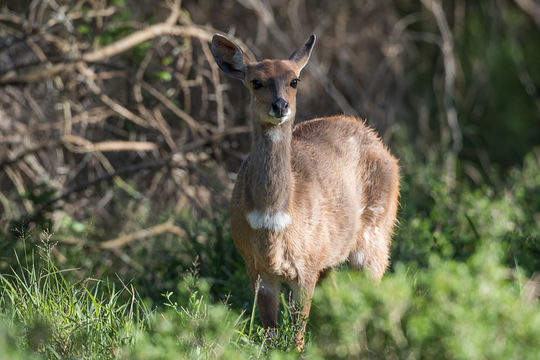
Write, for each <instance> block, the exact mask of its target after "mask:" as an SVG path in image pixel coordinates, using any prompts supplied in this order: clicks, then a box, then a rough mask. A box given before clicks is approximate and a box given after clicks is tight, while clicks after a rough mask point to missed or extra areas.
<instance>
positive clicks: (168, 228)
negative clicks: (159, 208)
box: [99, 219, 186, 249]
mask: <svg viewBox="0 0 540 360" xmlns="http://www.w3.org/2000/svg"><path fill="white" fill-rule="evenodd" d="M163 233H172V234H175V235H177V236H179V237H185V236H186V232H185V231H184V230H183V229H182V228H180V227H178V226H176V225H174V223H173V221H172V219H169V220H167V221H166V222H164V223H162V224H159V225H155V226H152V227H150V228H148V229H143V230H139V231H137V232H135V233H132V234H126V235H121V236H119V237H117V238H115V239H111V240H107V241H103V242H101V243H100V244H99V247H100V248H102V249H115V248H119V247H122V246H125V245H127V244H129V243H131V242H133V241H135V240H141V239H145V238H149V237H152V236H157V235H160V234H163Z"/></svg>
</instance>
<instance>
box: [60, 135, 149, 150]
mask: <svg viewBox="0 0 540 360" xmlns="http://www.w3.org/2000/svg"><path fill="white" fill-rule="evenodd" d="M62 140H63V142H64V144H65V145H68V144H69V145H72V146H70V150H71V151H73V152H76V153H88V152H96V151H100V152H113V151H154V150H157V145H156V144H154V143H151V142H148V141H101V142H97V143H93V142H91V141H88V140H86V139H84V138H82V137H80V136H76V135H64V137H63V138H62Z"/></svg>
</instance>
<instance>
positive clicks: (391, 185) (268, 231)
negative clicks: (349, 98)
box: [213, 38, 399, 348]
mask: <svg viewBox="0 0 540 360" xmlns="http://www.w3.org/2000/svg"><path fill="white" fill-rule="evenodd" d="M220 41H224V40H223V39H221V38H220ZM310 41H311V45H310V43H309V41H308V43H306V45H305V47H304V48H302V49H300V50H299V51H300V53H299V51H297V52H296V53H294V54H293V55H292V56H291V59H289V60H264V61H261V62H258V63H255V62H253V63H252V62H249V60H247V59H246V58H245V56H244V57H243V66H244V67H242V64H237V63H234V59H233V60H231V59H223V58H219V59H218V57H217V56H216V55H215V56H216V60H217V61H218V64H220V61H221V62H227V61H230V62H231V63H232V65H231V66H235V67H236V68H238V69H242V70H241V71H243V73H242V74H243V75H242V76H243V80H244V83H245V84H246V86H247V87H248V88H250V89H251V81H252V80H253V79H257V80H259V81H261V82H262V83H263V84H264V87H263V88H261V89H257V90H253V89H251V92H252V109H253V113H254V124H253V126H254V146H253V150H252V152H251V153H250V155H249V156H248V157H247V159H246V160H245V161H244V163H243V164H242V167H241V168H240V171H239V173H238V177H237V181H236V185H235V188H234V192H233V196H232V200H231V210H230V217H231V233H232V237H233V240H234V243H235V245H236V247H237V248H238V250H239V252H240V253H241V255H242V257H243V258H244V261H245V263H246V268H247V272H248V274H249V276H250V279H251V284H252V287H255V284H256V282H257V279H258V278H260V281H261V282H260V286H261V287H260V291H259V297H258V307H259V311H260V314H261V318H262V321H263V324H264V326H265V327H270V328H272V327H276V326H277V315H278V296H279V293H280V284H281V282H287V283H289V285H290V286H291V289H292V290H293V297H294V298H295V299H296V300H299V301H301V302H302V305H303V310H302V317H303V318H304V319H306V318H307V316H308V315H309V310H310V305H311V297H312V294H313V290H314V288H315V284H316V283H317V280H318V278H319V275H320V273H321V272H323V271H325V270H326V269H329V268H332V267H334V266H337V265H339V264H341V263H343V262H345V261H346V260H347V259H348V258H350V261H351V265H352V266H354V267H357V268H366V269H367V270H368V271H369V273H370V274H371V275H372V276H373V277H374V278H375V279H380V278H381V277H382V276H383V274H384V272H385V271H386V268H387V266H388V258H389V247H390V241H391V235H392V231H393V227H394V223H395V219H396V212H397V206H398V196H399V173H398V164H397V160H396V159H395V158H394V157H393V156H392V155H391V154H390V153H389V152H388V150H387V149H386V148H385V147H384V145H383V144H382V142H381V141H380V139H379V138H378V137H377V135H376V134H375V132H374V131H373V130H371V129H370V128H368V127H367V126H365V125H364V124H363V123H362V122H361V121H360V120H358V119H355V118H353V117H348V116H333V117H326V118H320V119H315V120H311V121H307V122H304V123H301V124H299V125H297V126H296V127H295V128H294V130H293V125H292V123H293V119H294V112H295V110H296V89H294V88H292V87H291V86H289V83H290V82H291V80H292V79H293V78H296V77H298V76H299V74H300V71H301V69H302V67H303V66H304V65H305V63H306V62H307V59H308V58H309V53H310V51H311V46H312V45H313V42H314V38H313V40H312V39H310ZM218 45H219V44H218ZM227 46H230V44H228V43H227ZM238 49H239V48H238ZM213 51H214V50H213ZM238 51H240V50H238ZM214 54H216V51H214ZM237 59H238V58H237ZM220 66H221V65H220ZM223 68H224V67H222V69H223ZM224 71H225V70H224ZM280 97H281V98H283V99H285V100H287V101H288V103H289V106H290V107H291V113H292V116H291V118H290V119H288V120H286V121H284V122H283V123H282V124H279V125H275V124H272V123H268V122H267V118H268V115H267V113H268V108H269V106H270V104H271V102H272V101H274V100H275V99H276V98H280ZM272 134H273V135H272ZM271 135H272V136H271ZM276 139H277V140H276ZM254 210H259V211H265V212H268V213H270V214H277V213H280V214H289V215H290V220H291V221H290V224H289V225H288V226H286V227H285V228H284V229H280V230H279V231H276V230H274V229H272V228H271V227H269V228H264V227H263V228H252V226H251V225H250V222H249V221H248V215H249V214H250V213H251V212H252V211H254ZM303 326H304V327H305V322H304V323H303ZM297 341H298V346H299V348H301V347H302V346H303V334H302V333H300V334H299V335H298V339H297Z"/></svg>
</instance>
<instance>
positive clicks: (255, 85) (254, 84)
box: [251, 80, 263, 90]
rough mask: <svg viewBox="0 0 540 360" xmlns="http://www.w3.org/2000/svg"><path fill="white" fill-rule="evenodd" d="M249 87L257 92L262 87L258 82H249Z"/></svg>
mask: <svg viewBox="0 0 540 360" xmlns="http://www.w3.org/2000/svg"><path fill="white" fill-rule="evenodd" d="M251 85H253V90H257V89H260V88H262V87H263V83H262V82H261V81H260V80H251Z"/></svg>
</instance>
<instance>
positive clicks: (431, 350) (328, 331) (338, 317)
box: [310, 246, 540, 359]
mask: <svg viewBox="0 0 540 360" xmlns="http://www.w3.org/2000/svg"><path fill="white" fill-rule="evenodd" d="M500 255H501V251H500V249H499V248H498V247H496V246H493V247H486V248H482V249H481V251H479V252H478V253H477V254H475V255H474V256H473V257H471V259H470V260H469V261H467V262H456V261H441V260H432V262H431V263H430V264H429V267H428V268H426V269H422V270H419V271H418V272H416V273H414V274H411V273H406V268H405V266H404V265H403V264H399V265H397V266H396V270H397V271H396V272H395V273H393V274H390V275H388V276H387V277H385V278H384V279H383V281H382V282H381V284H373V283H372V282H371V281H368V279H366V278H365V277H363V276H361V275H360V274H357V273H337V274H335V275H334V276H332V277H331V278H330V279H328V280H327V281H326V282H325V283H324V284H323V286H322V287H321V288H319V289H318V290H317V292H316V295H315V299H314V304H315V305H314V309H313V311H312V316H311V323H310V328H311V330H312V333H313V342H314V343H315V344H317V346H316V347H313V348H311V349H310V350H311V351H313V352H314V353H315V354H317V355H319V356H320V357H323V358H332V359H357V358H403V359H405V358H407V359H409V358H415V359H416V358H427V359H434V358H437V359H480V358H488V359H535V358H537V356H538V351H540V346H539V344H538V338H539V336H540V312H539V310H540V306H539V305H538V304H537V303H530V302H528V301H526V300H525V299H524V298H523V297H522V296H520V290H521V289H520V288H519V286H518V285H517V284H518V282H516V281H512V280H511V279H510V278H509V276H510V275H511V274H510V273H509V270H508V269H507V268H505V267H503V266H501V265H500V264H499V258H500ZM516 276H517V275H516ZM514 280H515V279H514ZM336 284H339V285H337V286H336Z"/></svg>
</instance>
